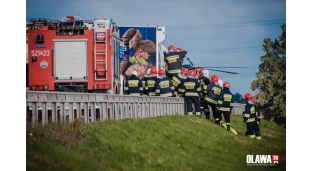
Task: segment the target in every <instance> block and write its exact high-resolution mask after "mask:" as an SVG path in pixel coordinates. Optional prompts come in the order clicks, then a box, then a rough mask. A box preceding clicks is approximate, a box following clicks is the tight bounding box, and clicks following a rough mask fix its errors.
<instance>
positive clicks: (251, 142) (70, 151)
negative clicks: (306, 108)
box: [26, 115, 286, 171]
mask: <svg viewBox="0 0 312 171" xmlns="http://www.w3.org/2000/svg"><path fill="white" fill-rule="evenodd" d="M190 119H192V120H198V121H200V123H197V122H194V121H191V120H190ZM231 119H232V121H231V124H232V127H233V128H234V129H235V130H236V131H238V132H239V134H240V135H238V136H235V135H234V134H232V133H231V132H228V131H226V130H225V129H224V128H221V127H219V126H217V125H215V124H213V123H212V122H211V121H209V120H207V119H202V118H197V117H192V116H181V115H176V116H164V117H155V118H146V119H137V120H134V119H126V120H107V121H104V122H96V123H90V124H83V123H79V122H76V123H73V124H58V125H56V124H51V125H47V126H45V127H43V128H31V127H27V136H26V137H27V142H26V147H27V150H26V158H27V159H26V167H27V170H32V171H50V170H51V171H62V170H74V171H106V170H125V171H126V170H129V171H138V170H148V171H153V170H170V171H172V170H174V171H175V170H177V171H186V170H194V171H195V170H212V171H214V170H216V171H223V170H226V171H232V170H233V171H243V170H252V171H257V170H259V171H260V170H261V171H262V170H271V171H274V170H286V129H285V128H283V127H279V126H277V125H274V124H273V123H271V122H268V121H264V120H263V121H262V122H261V125H260V128H261V133H262V140H256V139H250V138H247V137H245V136H243V134H244V132H245V131H246V128H245V125H244V124H243V122H242V118H241V116H231ZM247 154H253V155H256V154H279V155H280V156H281V160H280V164H279V165H278V166H247V164H246V155H247Z"/></svg>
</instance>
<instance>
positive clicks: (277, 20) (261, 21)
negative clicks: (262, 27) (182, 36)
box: [166, 18, 286, 27]
mask: <svg viewBox="0 0 312 171" xmlns="http://www.w3.org/2000/svg"><path fill="white" fill-rule="evenodd" d="M281 21H286V19H284V18H282V19H274V20H256V21H243V22H233V23H215V24H205V25H171V26H166V27H190V26H194V27H198V26H219V25H235V24H253V23H263V22H281Z"/></svg>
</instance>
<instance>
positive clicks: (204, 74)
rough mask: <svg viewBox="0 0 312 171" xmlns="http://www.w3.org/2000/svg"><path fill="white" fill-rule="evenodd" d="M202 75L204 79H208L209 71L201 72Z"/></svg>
mask: <svg viewBox="0 0 312 171" xmlns="http://www.w3.org/2000/svg"><path fill="white" fill-rule="evenodd" d="M202 74H203V76H204V77H206V78H209V71H208V70H207V69H205V70H202Z"/></svg>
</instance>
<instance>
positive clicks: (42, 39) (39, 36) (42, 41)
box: [37, 34, 44, 43]
mask: <svg viewBox="0 0 312 171" xmlns="http://www.w3.org/2000/svg"><path fill="white" fill-rule="evenodd" d="M37 43H44V37H43V35H41V34H40V35H37Z"/></svg>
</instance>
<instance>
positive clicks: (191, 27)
mask: <svg viewBox="0 0 312 171" xmlns="http://www.w3.org/2000/svg"><path fill="white" fill-rule="evenodd" d="M281 24H285V22H271V23H250V24H232V25H231V24H227V25H206V26H190V27H187V26H185V27H184V26H176V27H179V28H170V27H169V28H167V29H166V30H203V29H209V28H233V27H248V26H258V25H281Z"/></svg>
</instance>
